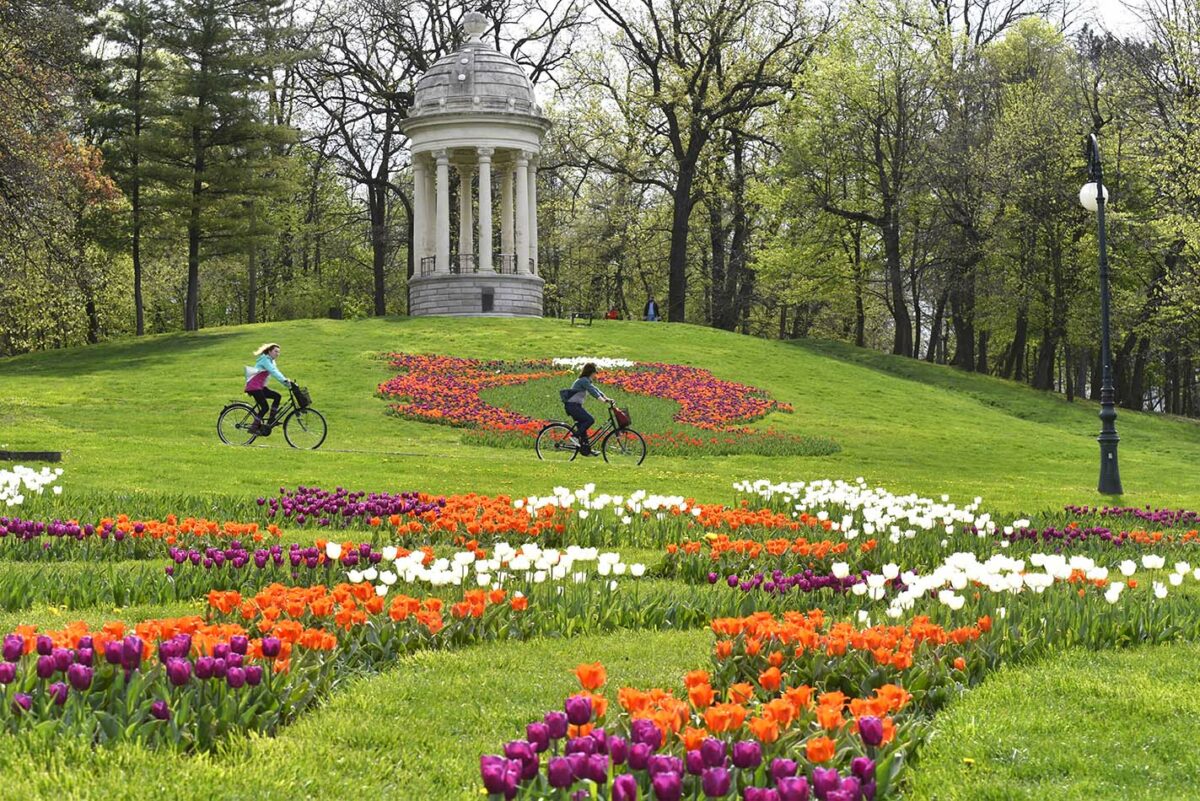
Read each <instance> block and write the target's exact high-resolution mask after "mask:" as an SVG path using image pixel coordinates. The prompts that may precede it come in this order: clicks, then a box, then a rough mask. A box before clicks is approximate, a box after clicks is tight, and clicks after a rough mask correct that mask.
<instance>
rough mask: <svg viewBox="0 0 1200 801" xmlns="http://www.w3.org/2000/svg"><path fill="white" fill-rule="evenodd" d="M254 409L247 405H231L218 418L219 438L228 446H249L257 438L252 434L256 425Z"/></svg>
mask: <svg viewBox="0 0 1200 801" xmlns="http://www.w3.org/2000/svg"><path fill="white" fill-rule="evenodd" d="M254 420H255V417H254V409H253V407H251V406H249V405H248V404H245V403H231V404H229V405H228V406H226V407H225V408H224V409H222V410H221V415H220V417H218V418H217V436H218V437H220V438H221V442H224V443H225V444H226V445H249V444H250V443H251V442H254V440H255V439H256V438H257V435H255V434H252V433H251V432H250V428H251V426H253V425H254Z"/></svg>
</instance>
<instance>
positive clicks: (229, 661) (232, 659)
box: [225, 651, 245, 668]
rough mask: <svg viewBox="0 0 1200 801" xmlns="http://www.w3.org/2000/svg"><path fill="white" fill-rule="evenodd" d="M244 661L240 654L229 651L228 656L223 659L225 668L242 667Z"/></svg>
mask: <svg viewBox="0 0 1200 801" xmlns="http://www.w3.org/2000/svg"><path fill="white" fill-rule="evenodd" d="M244 661H245V659H244V658H243V657H242V655H241V654H239V653H235V652H233V651H231V652H230V653H229V656H227V657H225V667H227V668H231V667H242V666H243V662H244Z"/></svg>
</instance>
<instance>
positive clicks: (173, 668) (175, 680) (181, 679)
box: [166, 657, 192, 687]
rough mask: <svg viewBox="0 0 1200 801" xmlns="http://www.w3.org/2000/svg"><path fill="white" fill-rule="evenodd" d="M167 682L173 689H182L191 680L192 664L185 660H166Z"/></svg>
mask: <svg viewBox="0 0 1200 801" xmlns="http://www.w3.org/2000/svg"><path fill="white" fill-rule="evenodd" d="M166 665H167V680H168V681H170V682H171V684H172V685H174V686H175V687H182V686H183V685H185V684H187V683H188V682H189V681H190V680H191V678H192V663H191V662H189V661H187V660H186V659H179V658H178V657H171V658H170V659H168V660H167V663H166Z"/></svg>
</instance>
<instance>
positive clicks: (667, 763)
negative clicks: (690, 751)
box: [646, 754, 683, 778]
mask: <svg viewBox="0 0 1200 801" xmlns="http://www.w3.org/2000/svg"><path fill="white" fill-rule="evenodd" d="M646 772H647V773H649V774H650V777H651V778H653V777H655V776H657V775H658V774H660V773H676V774H679V775H680V776H682V775H683V760H682V759H680V758H679V757H673V756H667V755H666V754H655V755H654V756H652V757H650V759H649V760H648V761H647V764H646Z"/></svg>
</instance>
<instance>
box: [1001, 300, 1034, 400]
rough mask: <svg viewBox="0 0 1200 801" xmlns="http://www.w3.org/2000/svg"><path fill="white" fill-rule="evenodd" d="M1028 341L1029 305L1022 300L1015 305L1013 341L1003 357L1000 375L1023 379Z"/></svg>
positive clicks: (1018, 379)
mask: <svg viewBox="0 0 1200 801" xmlns="http://www.w3.org/2000/svg"><path fill="white" fill-rule="evenodd" d="M1028 342H1029V307H1028V306H1027V305H1026V304H1025V303H1024V302H1022V303H1021V305H1020V306H1018V307H1017V321H1016V325H1015V326H1014V330H1013V341H1012V344H1011V345H1010V346H1009V348H1008V353H1007V354H1006V355H1005V357H1004V363H1003V364H1002V365H1001V368H1000V375H1001V376H1003V377H1004V378H1011V379H1015V380H1017V381H1024V380H1025V347H1026V345H1027V344H1028Z"/></svg>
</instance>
